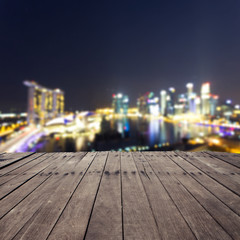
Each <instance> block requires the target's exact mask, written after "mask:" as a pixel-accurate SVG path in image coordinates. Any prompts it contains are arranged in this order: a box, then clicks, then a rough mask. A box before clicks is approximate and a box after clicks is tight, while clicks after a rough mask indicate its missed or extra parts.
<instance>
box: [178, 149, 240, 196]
mask: <svg viewBox="0 0 240 240" xmlns="http://www.w3.org/2000/svg"><path fill="white" fill-rule="evenodd" d="M176 153H177V154H178V155H179V156H181V157H183V158H184V159H185V160H186V161H188V162H189V163H191V164H192V165H194V166H195V167H197V168H198V169H200V170H201V171H203V172H204V173H205V174H207V175H208V176H209V177H211V178H213V179H214V180H216V181H217V182H219V183H220V184H222V185H223V186H225V187H226V188H228V189H230V190H231V191H232V192H234V193H235V194H237V195H238V196H240V185H239V184H238V181H237V180H235V179H233V178H232V177H231V178H230V177H229V175H227V174H226V173H221V172H218V171H215V169H214V168H212V167H210V166H208V165H207V164H205V163H203V162H202V161H200V160H199V159H198V157H201V155H200V154H201V153H197V154H198V155H194V156H193V155H191V154H189V153H186V152H180V151H178V152H176Z"/></svg>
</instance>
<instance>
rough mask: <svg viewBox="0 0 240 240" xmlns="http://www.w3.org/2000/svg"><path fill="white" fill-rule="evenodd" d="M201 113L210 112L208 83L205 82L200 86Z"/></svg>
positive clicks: (206, 113)
mask: <svg viewBox="0 0 240 240" xmlns="http://www.w3.org/2000/svg"><path fill="white" fill-rule="evenodd" d="M201 99H202V114H203V115H209V114H210V83H209V82H205V83H203V84H202V87H201Z"/></svg>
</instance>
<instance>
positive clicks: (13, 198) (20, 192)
mask: <svg viewBox="0 0 240 240" xmlns="http://www.w3.org/2000/svg"><path fill="white" fill-rule="evenodd" d="M47 155H48V154H47ZM49 155H50V154H49ZM62 156H66V159H67V158H71V157H72V154H71V155H70V154H69V153H67V154H64V155H62ZM66 159H65V160H66ZM59 160H61V157H60V154H54V156H52V155H51V162H52V164H50V165H48V167H47V168H45V169H44V170H42V171H40V172H39V173H38V174H37V175H36V176H35V177H34V178H32V179H31V180H30V181H28V182H26V183H25V184H23V185H22V186H21V187H20V188H17V189H16V190H15V191H13V192H11V194H9V195H7V196H6V197H5V198H4V199H2V200H1V208H0V219H1V218H3V216H4V215H6V214H7V213H8V212H9V211H11V210H12V209H13V208H14V207H16V206H17V204H19V203H20V202H21V201H22V200H24V199H25V198H26V197H27V196H28V195H29V194H31V193H33V191H34V190H36V189H37V188H38V187H39V186H40V185H41V184H42V183H44V182H45V181H46V180H47V179H48V178H50V177H51V176H52V175H53V174H54V173H55V174H56V173H57V171H58V168H60V167H61V166H62V165H63V164H65V163H66V161H59ZM33 194H34V193H33Z"/></svg>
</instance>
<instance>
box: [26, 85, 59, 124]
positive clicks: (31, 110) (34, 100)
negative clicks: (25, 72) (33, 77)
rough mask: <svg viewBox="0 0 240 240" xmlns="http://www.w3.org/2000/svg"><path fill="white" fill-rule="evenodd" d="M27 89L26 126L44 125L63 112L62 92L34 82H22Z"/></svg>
mask: <svg viewBox="0 0 240 240" xmlns="http://www.w3.org/2000/svg"><path fill="white" fill-rule="evenodd" d="M24 85H25V86H27V87H28V119H27V120H28V124H44V123H45V121H46V120H47V119H51V118H54V117H59V116H61V115H62V114H63V112H64V92H63V91H62V90H60V89H56V90H51V89H48V88H45V87H42V86H41V85H39V84H38V83H36V82H34V81H24Z"/></svg>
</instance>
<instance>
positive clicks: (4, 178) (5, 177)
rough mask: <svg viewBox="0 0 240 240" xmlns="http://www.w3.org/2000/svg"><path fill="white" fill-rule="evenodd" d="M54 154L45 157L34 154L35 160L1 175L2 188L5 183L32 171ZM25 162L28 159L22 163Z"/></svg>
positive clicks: (0, 183)
mask: <svg viewBox="0 0 240 240" xmlns="http://www.w3.org/2000/svg"><path fill="white" fill-rule="evenodd" d="M53 154H54V153H49V154H47V155H46V154H45V156H44V155H43V154H38V153H35V154H34V156H35V158H32V160H29V159H28V161H27V163H25V164H22V165H21V166H20V167H17V168H15V169H14V170H12V171H11V172H7V173H6V174H4V175H1V176H0V186H1V185H3V184H4V183H6V182H8V181H10V180H11V179H13V178H15V177H17V176H18V175H19V174H23V173H24V172H26V171H28V170H29V169H31V168H32V167H34V166H35V165H37V164H39V163H40V162H42V161H45V160H47V159H48V158H49V157H50V156H51V155H53ZM30 157H31V156H30ZM24 160H26V158H25V159H23V160H22V161H24ZM22 161H19V162H17V163H20V162H22ZM17 163H16V164H17ZM13 165H15V164H13ZM13 165H10V167H12V166H13ZM7 168H8V167H7ZM5 169H6V168H4V169H2V170H5ZM0 172H1V170H0Z"/></svg>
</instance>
